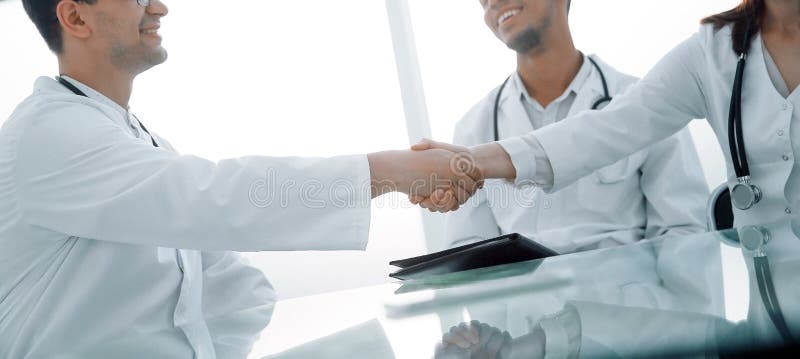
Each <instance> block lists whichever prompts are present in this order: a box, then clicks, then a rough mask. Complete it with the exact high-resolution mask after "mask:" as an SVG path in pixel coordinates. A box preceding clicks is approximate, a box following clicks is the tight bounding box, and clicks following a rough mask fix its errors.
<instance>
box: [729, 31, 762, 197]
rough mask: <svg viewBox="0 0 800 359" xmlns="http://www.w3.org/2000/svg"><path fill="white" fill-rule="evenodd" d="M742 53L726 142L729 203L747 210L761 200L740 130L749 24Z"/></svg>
mask: <svg viewBox="0 0 800 359" xmlns="http://www.w3.org/2000/svg"><path fill="white" fill-rule="evenodd" d="M743 41H744V43H743V44H742V45H743V46H742V53H741V54H739V62H738V63H737V64H736V75H735V76H734V79H733V90H732V93H731V104H730V110H729V112H728V144H729V145H730V150H731V162H733V170H734V171H735V172H736V181H737V182H738V183H736V184H735V185H734V186H733V188H731V193H730V194H731V203H733V205H734V207H736V208H738V209H740V210H747V209H750V208H751V207H753V205H754V204H756V203H758V202H759V201H761V189H760V188H758V186H756V185H754V184H752V183H750V166H749V165H748V164H747V154H746V152H745V149H744V133H743V132H742V87H743V86H742V85H743V82H744V67H745V63H746V61H747V53H748V51H749V50H748V48H749V44H750V24H749V23H748V24H747V28H746V29H745V32H744V40H743Z"/></svg>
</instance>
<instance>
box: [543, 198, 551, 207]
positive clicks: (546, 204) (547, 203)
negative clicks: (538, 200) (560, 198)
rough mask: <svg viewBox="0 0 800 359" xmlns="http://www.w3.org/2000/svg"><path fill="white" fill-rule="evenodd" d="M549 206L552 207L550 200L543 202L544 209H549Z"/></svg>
mask: <svg viewBox="0 0 800 359" xmlns="http://www.w3.org/2000/svg"><path fill="white" fill-rule="evenodd" d="M551 205H552V203H550V200H545V201H544V209H550V207H551Z"/></svg>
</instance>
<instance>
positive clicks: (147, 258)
mask: <svg viewBox="0 0 800 359" xmlns="http://www.w3.org/2000/svg"><path fill="white" fill-rule="evenodd" d="M84 88H85V87H84ZM84 92H86V91H84ZM90 97H92V98H85V97H81V96H76V95H74V94H72V93H71V92H70V91H69V90H67V89H66V88H64V87H63V86H62V85H60V84H59V83H57V82H56V81H54V80H53V79H49V78H40V79H38V80H37V81H36V84H35V90H34V93H33V95H31V96H30V97H28V98H27V99H26V100H25V101H23V102H22V104H20V105H19V107H17V109H16V110H15V111H14V113H13V114H12V115H11V117H10V118H9V119H8V121H6V123H5V124H4V125H3V128H2V130H0V357H2V358H52V357H69V358H73V357H75V358H108V357H114V358H166V357H170V358H191V357H196V358H215V357H223V358H228V357H229V358H241V357H243V356H245V355H246V353H247V352H248V351H249V349H250V346H251V345H252V342H253V341H254V340H255V338H257V335H258V333H259V332H260V330H261V329H263V327H264V326H265V325H266V324H267V322H268V321H269V318H270V315H271V310H272V306H273V305H274V300H275V295H274V293H273V289H272V287H271V286H270V285H269V283H268V282H267V281H266V279H265V278H264V276H263V275H262V274H261V273H260V272H259V271H258V270H257V269H255V268H253V267H250V266H248V265H246V264H245V263H244V262H243V260H242V259H241V258H240V257H239V256H238V255H236V254H234V253H232V252H227V251H229V250H237V251H260V250H308V249H314V250H331V249H364V248H365V246H366V242H367V236H368V228H369V213H370V207H369V202H370V189H369V186H368V184H369V166H368V163H367V160H366V156H345V157H335V158H329V159H301V158H270V157H243V158H237V159H230V160H224V161H220V162H218V163H214V162H210V161H207V160H204V159H202V158H198V157H194V156H189V155H179V154H177V153H176V152H174V151H173V150H172V149H171V147H170V146H169V145H168V144H167V143H166V141H164V140H163V139H161V138H158V137H157V138H156V140H157V142H158V143H159V144H160V145H161V147H160V148H155V147H153V146H152V145H151V143H150V139H149V137H147V135H146V134H143V132H140V133H141V136H140V137H137V136H136V135H135V132H134V131H133V130H132V128H131V127H130V126H132V125H131V124H130V123H129V122H128V120H127V119H126V116H125V111H124V109H122V110H121V108H120V107H118V108H114V106H115V105H114V104H113V103H110V101H109V100H108V99H99V98H97V96H92V95H91V94H90ZM120 110H121V111H120ZM133 126H134V127H135V124H134V125H133ZM173 248H181V250H180V252H179V254H178V253H176V250H175V249H173Z"/></svg>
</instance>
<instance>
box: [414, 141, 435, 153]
mask: <svg viewBox="0 0 800 359" xmlns="http://www.w3.org/2000/svg"><path fill="white" fill-rule="evenodd" d="M431 148H433V141H432V140H430V139H427V138H423V139H421V140H420V141H419V142H417V143H416V144H413V145H411V149H412V150H414V151H425V150H429V149H431Z"/></svg>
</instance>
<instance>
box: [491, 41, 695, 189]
mask: <svg viewBox="0 0 800 359" xmlns="http://www.w3.org/2000/svg"><path fill="white" fill-rule="evenodd" d="M703 61H704V56H703V51H702V47H701V38H700V36H699V34H696V35H695V36H693V37H691V38H689V39H688V40H686V41H684V42H683V43H682V44H680V45H678V46H677V47H676V48H674V49H673V50H672V51H670V52H669V53H668V54H667V55H666V56H665V57H664V58H663V59H661V61H660V62H659V63H658V64H657V65H656V66H655V67H654V68H653V69H652V70H651V71H650V72H649V73H648V74H647V75H646V76H645V77H644V78H643V79H642V80H641V81H639V82H638V83H636V84H635V85H634V86H633V87H632V88H631V89H630V90H629V91H627V92H626V93H625V94H623V95H620V96H617V97H616V98H615V99H614V100H613V101H612V102H611V103H610V104H609V105H608V106H607V107H605V108H604V109H603V110H602V111H584V112H581V113H579V114H577V115H575V116H573V117H570V118H567V119H565V120H563V121H560V122H558V123H555V124H552V125H550V126H545V127H543V128H541V129H539V130H537V131H534V132H531V133H529V134H526V135H524V136H521V137H516V138H510V139H506V140H503V141H501V142H500V145H501V146H503V148H504V149H505V150H506V151H507V152H508V153H509V155H510V157H511V161H512V163H513V165H514V167H515V168H516V170H517V183H518V184H519V183H525V182H526V181H527V182H528V183H529V182H531V181H533V182H536V179H537V178H547V177H549V174H548V173H546V172H547V171H548V168H547V167H548V166H542V165H540V163H539V162H540V161H543V162H544V163H549V165H550V166H551V167H552V178H553V185H552V187H550V188H547V186H544V187H545V190H548V191H555V190H558V189H561V188H563V187H565V186H567V185H569V184H571V183H573V182H575V181H576V180H578V179H580V178H582V177H584V176H586V175H588V174H590V173H591V172H593V171H595V170H597V169H600V168H602V167H605V166H608V165H610V164H612V163H614V162H616V161H618V160H620V159H622V158H624V157H626V156H629V155H631V154H633V153H635V152H637V151H639V150H641V149H643V148H645V147H647V146H648V145H652V144H654V143H656V142H658V141H661V140H663V139H665V138H667V137H668V136H669V135H672V134H673V133H675V132H678V131H679V130H680V129H681V128H683V127H684V126H686V124H687V123H688V122H689V121H690V120H691V119H693V118H705V117H706V116H705V114H706V112H707V111H706V106H705V102H704V96H703V92H702V90H701V86H700V83H701V80H700V76H699V73H700V72H701V71H703ZM537 142H538V143H540V144H541V146H542V148H543V149H544V153H545V154H546V159H541V158H538V159H537V158H536V157H535V156H534V154H535V153H536V152H535V145H536V143H537ZM537 160H538V161H537ZM548 160H549V161H548Z"/></svg>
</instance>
